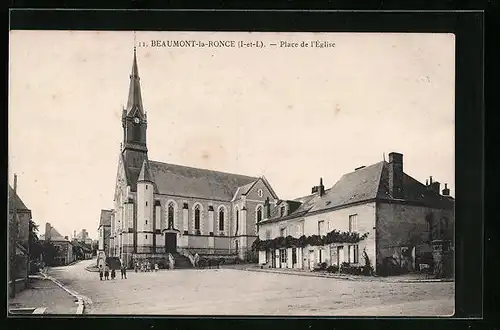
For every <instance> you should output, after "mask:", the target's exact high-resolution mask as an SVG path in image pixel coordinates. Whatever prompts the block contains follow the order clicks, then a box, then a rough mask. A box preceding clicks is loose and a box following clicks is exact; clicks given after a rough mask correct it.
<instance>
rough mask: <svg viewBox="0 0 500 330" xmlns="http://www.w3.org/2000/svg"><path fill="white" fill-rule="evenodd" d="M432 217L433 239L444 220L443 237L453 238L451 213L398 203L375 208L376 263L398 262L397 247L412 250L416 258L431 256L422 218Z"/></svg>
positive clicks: (398, 253)
mask: <svg viewBox="0 0 500 330" xmlns="http://www.w3.org/2000/svg"><path fill="white" fill-rule="evenodd" d="M431 213H432V214H434V223H433V226H432V228H433V237H438V234H439V225H440V220H441V219H442V218H443V217H447V218H448V228H447V229H445V230H444V231H445V235H448V237H453V234H454V227H455V219H454V210H452V209H451V210H443V209H437V208H428V207H425V206H413V205H405V204H401V203H398V204H396V203H393V204H390V203H379V204H378V205H377V242H376V244H377V263H378V264H381V262H382V260H383V259H384V258H386V257H391V256H392V257H395V258H396V259H398V258H400V255H401V247H408V248H410V249H411V248H413V247H415V248H416V254H421V253H424V252H431V246H430V245H429V237H430V233H429V229H428V225H427V220H426V216H427V215H428V214H431Z"/></svg>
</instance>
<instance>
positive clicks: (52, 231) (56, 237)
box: [40, 226, 69, 242]
mask: <svg viewBox="0 0 500 330" xmlns="http://www.w3.org/2000/svg"><path fill="white" fill-rule="evenodd" d="M45 237H46V233H45V234H42V235H40V240H42V241H43V240H45ZM50 240H51V241H68V242H69V240H67V239H66V238H64V236H63V235H61V234H60V233H59V232H58V231H57V229H55V228H54V227H52V226H50Z"/></svg>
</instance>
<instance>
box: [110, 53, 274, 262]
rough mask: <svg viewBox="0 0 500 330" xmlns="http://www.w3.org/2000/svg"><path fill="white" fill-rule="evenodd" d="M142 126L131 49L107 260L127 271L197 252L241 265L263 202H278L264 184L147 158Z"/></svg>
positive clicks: (144, 118)
mask: <svg viewBox="0 0 500 330" xmlns="http://www.w3.org/2000/svg"><path fill="white" fill-rule="evenodd" d="M147 125H148V118H147V113H146V111H145V109H144V107H143V103H142V97H141V85H140V78H139V71H138V66H137V56H136V51H135V49H134V58H133V63H132V72H131V74H130V87H129V92H128V101H127V105H126V107H125V109H123V113H122V127H123V143H122V146H121V150H120V155H119V162H118V170H117V177H116V187H115V193H114V207H113V210H111V234H110V238H109V249H107V252H106V254H107V255H108V256H111V257H119V258H120V259H121V260H123V262H125V263H126V264H127V265H130V264H131V263H132V262H135V261H140V260H145V259H149V260H151V259H157V258H165V257H166V256H167V255H168V254H169V253H170V254H171V255H172V256H173V258H174V259H175V258H176V257H178V258H182V257H183V256H184V257H185V256H186V255H189V254H190V255H194V254H196V253H198V254H199V255H211V256H217V257H220V256H234V257H236V256H238V257H239V258H241V259H245V257H246V255H247V251H249V250H250V248H251V246H252V243H253V242H254V241H255V240H256V238H257V237H258V228H257V223H258V222H260V221H261V220H262V219H263V210H264V202H265V201H266V200H270V201H271V202H272V203H274V204H276V203H278V196H277V195H276V193H275V192H274V190H273V189H272V187H271V185H270V184H269V182H268V181H267V180H266V178H265V177H264V176H260V177H258V176H255V177H252V176H246V175H239V174H232V173H224V172H218V171H214V170H209V169H201V168H194V167H187V166H182V165H176V164H169V163H164V162H160V161H155V160H151V159H149V157H148V146H147V142H146V141H147V139H146V137H147V134H146V133H147Z"/></svg>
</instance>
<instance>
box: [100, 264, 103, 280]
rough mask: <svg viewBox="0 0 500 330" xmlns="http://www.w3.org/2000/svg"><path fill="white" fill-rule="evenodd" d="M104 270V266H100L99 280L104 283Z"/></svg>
mask: <svg viewBox="0 0 500 330" xmlns="http://www.w3.org/2000/svg"><path fill="white" fill-rule="evenodd" d="M103 275H104V274H103V269H102V265H100V266H99V279H100V280H101V281H102V276H103Z"/></svg>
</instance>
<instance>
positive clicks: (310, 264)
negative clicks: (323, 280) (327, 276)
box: [309, 250, 314, 270]
mask: <svg viewBox="0 0 500 330" xmlns="http://www.w3.org/2000/svg"><path fill="white" fill-rule="evenodd" d="M309 269H310V270H313V269H314V250H309Z"/></svg>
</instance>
